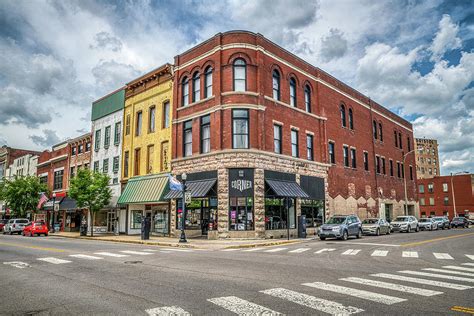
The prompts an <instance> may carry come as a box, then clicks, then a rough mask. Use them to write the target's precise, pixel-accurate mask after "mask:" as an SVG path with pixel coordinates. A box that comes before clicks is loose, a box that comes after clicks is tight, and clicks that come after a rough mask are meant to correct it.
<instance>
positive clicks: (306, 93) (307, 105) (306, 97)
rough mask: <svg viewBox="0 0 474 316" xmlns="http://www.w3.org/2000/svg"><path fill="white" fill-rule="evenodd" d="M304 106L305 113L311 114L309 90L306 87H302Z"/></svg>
mask: <svg viewBox="0 0 474 316" xmlns="http://www.w3.org/2000/svg"><path fill="white" fill-rule="evenodd" d="M304 105H305V109H306V112H308V113H311V89H310V88H309V86H308V85H306V86H305V87H304Z"/></svg>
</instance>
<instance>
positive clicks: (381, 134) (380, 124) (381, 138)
mask: <svg viewBox="0 0 474 316" xmlns="http://www.w3.org/2000/svg"><path fill="white" fill-rule="evenodd" d="M379 136H380V141H381V142H383V129H382V123H379Z"/></svg>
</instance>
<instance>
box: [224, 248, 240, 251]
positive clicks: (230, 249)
mask: <svg viewBox="0 0 474 316" xmlns="http://www.w3.org/2000/svg"><path fill="white" fill-rule="evenodd" d="M237 250H240V249H238V248H229V249H222V251H237Z"/></svg>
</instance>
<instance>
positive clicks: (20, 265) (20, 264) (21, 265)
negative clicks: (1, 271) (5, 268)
mask: <svg viewBox="0 0 474 316" xmlns="http://www.w3.org/2000/svg"><path fill="white" fill-rule="evenodd" d="M3 264H6V265H9V266H12V267H15V268H18V269H24V268H29V267H30V265H29V264H28V263H26V262H21V261H10V262H4V263H3Z"/></svg>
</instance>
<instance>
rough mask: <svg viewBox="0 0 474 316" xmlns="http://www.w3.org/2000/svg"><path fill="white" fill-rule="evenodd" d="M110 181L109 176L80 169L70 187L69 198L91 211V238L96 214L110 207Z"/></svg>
mask: <svg viewBox="0 0 474 316" xmlns="http://www.w3.org/2000/svg"><path fill="white" fill-rule="evenodd" d="M109 181H110V178H109V176H107V175H105V174H102V173H99V172H92V171H91V170H89V169H79V170H78V171H77V175H76V176H75V177H74V178H72V179H71V184H70V185H69V196H70V197H71V198H73V199H75V200H76V202H77V206H79V207H81V208H87V209H88V211H89V215H90V218H91V236H94V220H95V213H96V212H97V211H99V210H100V209H102V208H104V206H106V205H108V204H109V201H110V198H111V197H112V190H111V189H110V187H109Z"/></svg>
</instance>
